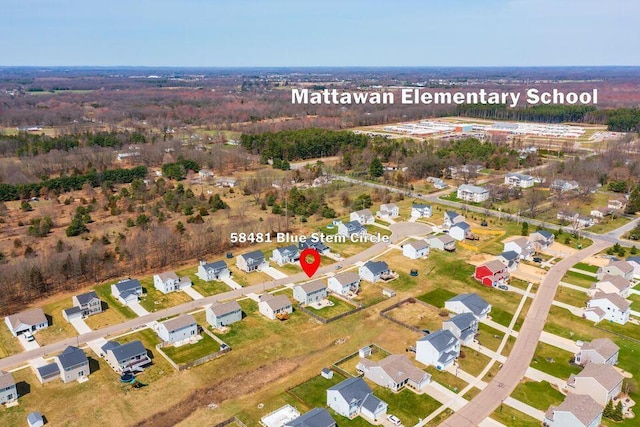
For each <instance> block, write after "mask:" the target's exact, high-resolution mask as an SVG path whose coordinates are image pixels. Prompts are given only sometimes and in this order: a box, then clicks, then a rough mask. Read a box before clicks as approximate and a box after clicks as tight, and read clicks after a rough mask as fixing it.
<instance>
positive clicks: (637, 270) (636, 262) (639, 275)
mask: <svg viewBox="0 0 640 427" xmlns="http://www.w3.org/2000/svg"><path fill="white" fill-rule="evenodd" d="M626 261H627V262H628V263H629V264H631V266H632V267H633V277H634V278H636V279H640V256H638V255H634V256H630V257H627V259H626Z"/></svg>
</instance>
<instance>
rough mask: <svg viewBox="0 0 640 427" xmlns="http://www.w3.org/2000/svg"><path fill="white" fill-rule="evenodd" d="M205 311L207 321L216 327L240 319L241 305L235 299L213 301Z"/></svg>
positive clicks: (218, 327) (221, 326)
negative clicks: (223, 301)
mask: <svg viewBox="0 0 640 427" xmlns="http://www.w3.org/2000/svg"><path fill="white" fill-rule="evenodd" d="M205 312H206V317H207V322H208V323H209V324H210V325H211V326H213V327H214V328H217V329H220V328H223V327H225V326H228V325H230V324H232V323H235V322H239V321H241V320H242V307H240V304H238V302H237V301H229V302H225V303H219V302H216V303H213V304H211V306H210V307H208V308H207V309H206V310H205Z"/></svg>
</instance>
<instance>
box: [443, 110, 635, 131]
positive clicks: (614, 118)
mask: <svg viewBox="0 0 640 427" xmlns="http://www.w3.org/2000/svg"><path fill="white" fill-rule="evenodd" d="M454 114H455V115H458V116H462V117H477V118H481V119H498V120H516V121H529V122H542V123H562V122H579V123H594V124H606V125H607V129H608V130H610V131H612V132H640V110H639V109H637V108H617V109H613V110H597V109H596V107H593V106H574V105H534V106H532V107H527V108H508V107H507V106H506V105H504V104H500V105H478V104H462V105H458V106H457V107H456V109H455V111H454Z"/></svg>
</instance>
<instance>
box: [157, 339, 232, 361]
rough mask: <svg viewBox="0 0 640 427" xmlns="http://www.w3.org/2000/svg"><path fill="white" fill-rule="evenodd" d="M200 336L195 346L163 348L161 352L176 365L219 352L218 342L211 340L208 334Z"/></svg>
mask: <svg viewBox="0 0 640 427" xmlns="http://www.w3.org/2000/svg"><path fill="white" fill-rule="evenodd" d="M201 336H202V339H201V340H200V341H198V342H197V343H195V344H186V345H182V346H180V347H173V346H170V347H165V348H163V349H162V351H164V353H165V354H166V355H167V356H169V357H170V358H171V360H173V361H174V362H176V363H187V362H191V361H193V360H197V359H200V358H201V357H204V356H207V355H209V354H211V353H215V352H217V351H220V344H219V343H218V341H216V340H214V339H213V338H211V337H210V336H209V335H208V334H202V335H201Z"/></svg>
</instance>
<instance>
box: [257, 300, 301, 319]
mask: <svg viewBox="0 0 640 427" xmlns="http://www.w3.org/2000/svg"><path fill="white" fill-rule="evenodd" d="M258 311H259V312H260V313H261V314H262V315H263V316H265V317H266V318H268V319H271V320H275V319H277V318H279V316H280V317H282V318H286V317H287V316H288V315H289V314H291V313H293V305H292V304H291V301H290V300H289V297H287V296H286V295H278V296H274V295H271V294H264V295H262V296H261V297H260V302H259V303H258Z"/></svg>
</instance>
